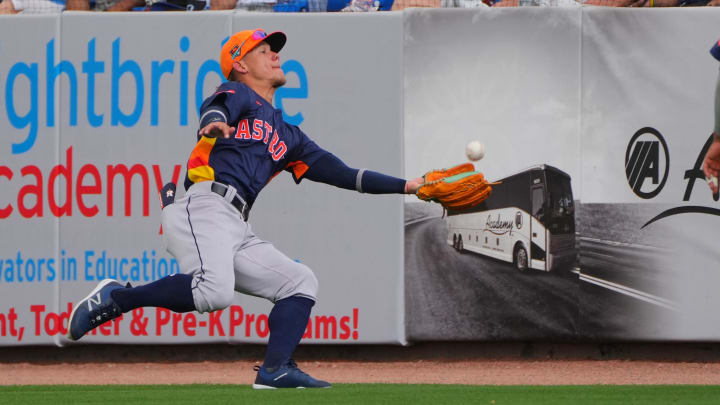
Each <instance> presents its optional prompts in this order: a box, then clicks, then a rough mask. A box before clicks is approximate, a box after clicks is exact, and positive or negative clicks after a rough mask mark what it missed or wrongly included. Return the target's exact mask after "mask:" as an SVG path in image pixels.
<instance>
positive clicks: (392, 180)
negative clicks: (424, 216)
mask: <svg viewBox="0 0 720 405" xmlns="http://www.w3.org/2000/svg"><path fill="white" fill-rule="evenodd" d="M304 177H305V178H306V179H308V180H312V181H316V182H319V183H325V184H330V185H332V186H335V187H340V188H344V189H346V190H356V191H359V192H361V193H370V194H403V193H406V194H414V193H415V192H416V191H417V189H418V187H420V185H421V184H422V183H423V178H422V177H420V178H417V179H413V180H405V179H400V178H397V177H393V176H388V175H386V174H382V173H378V172H374V171H371V170H366V169H353V168H350V167H348V166H347V165H345V163H343V162H342V161H341V160H340V159H338V158H337V156H335V155H333V154H332V153H327V154H326V155H325V156H323V157H322V158H320V159H318V160H317V162H315V163H314V164H313V165H311V166H310V168H309V169H308V170H307V172H306V173H305V176H304Z"/></svg>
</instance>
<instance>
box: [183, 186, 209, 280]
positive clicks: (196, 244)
mask: <svg viewBox="0 0 720 405" xmlns="http://www.w3.org/2000/svg"><path fill="white" fill-rule="evenodd" d="M191 199H192V196H188V202H187V205H186V206H185V211H187V218H188V224H190V233H191V234H192V236H193V241H195V249H197V253H198V259H200V277H198V278H197V282H196V283H195V287H193V288H192V289H193V290H194V289H196V288H197V287H198V285H200V282H201V281H205V278H204V277H203V276H205V268H204V267H203V260H202V255H201V254H200V246H198V243H197V238H196V237H195V230H194V229H193V225H192V221H191V220H190V200H191Z"/></svg>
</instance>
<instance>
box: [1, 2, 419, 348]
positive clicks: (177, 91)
mask: <svg viewBox="0 0 720 405" xmlns="http://www.w3.org/2000/svg"><path fill="white" fill-rule="evenodd" d="M303 17H305V16H303ZM129 20H132V23H131V24H130V23H129V22H128V21H129ZM367 21H368V20H366V19H363V18H358V19H350V20H348V21H347V22H345V24H344V27H345V30H346V31H345V32H347V33H348V35H347V37H339V36H337V35H334V29H335V26H336V25H335V24H336V23H335V22H334V21H331V20H327V19H324V18H322V16H306V18H285V17H280V18H279V17H278V16H273V18H270V16H269V15H268V16H262V15H248V14H237V15H235V14H233V13H231V12H227V13H137V14H135V13H132V14H117V13H108V14H96V13H64V14H62V16H53V17H36V18H25V17H20V18H18V17H3V18H2V23H0V34H1V35H0V37H2V38H5V39H8V38H17V40H15V39H14V40H13V41H12V42H11V41H9V40H2V41H1V42H0V51H1V52H2V54H3V55H4V57H3V58H2V59H1V60H0V83H1V84H2V85H3V87H4V90H5V92H4V93H3V94H4V97H3V98H2V100H3V106H2V107H3V108H2V115H0V116H1V117H2V118H1V119H0V131H1V132H2V133H3V135H4V136H3V139H4V140H5V142H4V143H3V145H0V183H1V184H2V189H3V193H2V197H1V199H0V206H2V207H3V208H2V211H0V213H1V214H0V218H2V219H0V221H1V222H0V226H1V229H2V232H1V233H2V243H1V244H0V259H1V260H0V297H2V298H0V345H16V344H21V345H23V344H25V345H29V344H33V345H35V344H55V345H65V344H67V343H68V342H67V340H66V339H65V338H64V337H63V336H64V334H65V332H66V330H67V319H68V317H69V314H70V312H71V311H72V305H73V304H74V303H76V302H78V301H79V300H80V299H82V298H83V297H85V296H86V295H87V294H88V292H89V291H91V290H92V288H93V287H94V286H95V285H96V284H97V283H98V282H99V281H100V280H102V279H105V278H114V279H117V280H118V281H120V282H122V283H130V284H131V285H133V286H137V285H143V284H147V283H149V282H152V281H154V280H157V279H160V278H162V277H164V276H167V275H170V274H175V273H178V272H179V271H180V270H179V267H178V264H177V261H176V260H175V258H173V257H172V256H171V255H170V254H169V253H167V252H166V251H165V244H164V242H163V235H162V229H161V227H160V201H159V198H158V192H159V190H160V189H161V187H162V185H163V184H165V183H167V182H169V181H174V182H176V183H182V181H183V180H184V178H185V165H186V162H187V159H188V156H189V154H190V151H191V150H192V148H193V146H194V144H195V142H196V138H195V133H196V130H197V127H198V108H199V106H200V104H201V103H202V101H203V99H204V98H205V97H206V96H208V95H210V94H212V92H213V91H214V89H215V88H216V87H217V86H218V85H219V84H220V83H221V81H222V75H221V73H220V68H219V64H218V62H217V60H218V56H219V51H220V48H221V46H222V44H223V43H224V41H225V40H226V39H227V37H228V36H229V35H230V34H231V33H233V32H234V31H239V30H243V29H250V28H254V27H263V28H265V29H266V30H268V31H273V30H283V31H285V32H286V33H287V35H288V43H287V45H286V47H285V49H284V50H283V52H282V53H281V54H280V57H281V61H282V62H283V65H282V67H283V70H284V71H285V73H286V76H287V77H288V84H287V86H285V87H284V88H281V89H280V90H278V91H277V92H276V94H275V99H274V104H275V107H276V108H281V109H282V110H283V112H284V118H285V120H286V121H288V122H290V123H292V124H295V125H299V126H300V127H301V128H302V129H303V131H305V132H306V133H307V134H308V135H309V136H310V137H311V139H313V140H315V141H316V142H317V143H318V144H319V145H320V146H321V147H323V148H325V149H327V150H329V151H331V152H333V153H334V154H336V155H337V156H339V157H340V158H341V159H343V160H344V161H345V162H346V163H347V164H348V165H350V166H353V167H368V168H370V169H372V170H377V171H381V172H384V173H388V174H392V175H395V176H401V175H402V162H401V160H399V159H398V158H397V157H398V156H400V155H401V153H402V152H401V144H402V132H401V131H402V129H401V128H402V127H401V125H402V118H401V108H402V99H401V97H402V91H401V89H402V87H401V86H402V84H401V83H402V69H401V66H402V64H401V61H402V53H401V52H400V50H401V30H402V19H401V15H399V14H390V15H387V16H382V17H378V18H376V19H375V21H374V23H373V26H374V29H373V30H372V32H368V31H367V30H366V26H367ZM129 24H130V25H131V26H132V27H133V29H131V30H128V29H127V28H128V26H129ZM309 27H312V28H309ZM376 55H381V56H382V58H381V59H375V58H374V57H373V56H376ZM356 71H358V72H363V74H362V75H359V74H358V75H354V76H353V77H352V78H350V77H349V76H350V75H352V74H353V72H356ZM359 113H360V114H359ZM369 116H372V119H368V117H369ZM377 145H382V148H378V147H377ZM182 194H184V190H183V189H182V186H179V187H178V195H179V196H181V195H182ZM250 224H251V225H252V226H253V228H254V232H255V233H256V234H257V235H258V236H259V237H260V238H262V239H265V240H268V241H271V242H272V243H273V244H274V245H275V246H276V247H277V248H278V249H279V250H281V251H282V252H284V253H285V254H286V255H287V256H288V257H290V258H292V259H294V260H296V261H299V262H302V263H304V264H306V265H308V266H309V267H310V268H311V269H313V271H314V272H315V274H316V276H317V278H318V279H319V282H320V292H319V295H318V303H317V305H315V307H314V308H313V313H312V316H311V319H310V323H309V324H308V327H307V330H306V333H305V336H304V338H305V340H304V342H307V343H320V342H321V343H356V342H357V343H404V342H405V338H404V329H403V328H402V327H401V326H399V325H402V324H403V322H404V321H403V315H404V313H403V301H402V297H403V285H402V280H403V267H402V266H403V263H402V255H401V254H400V253H399V252H401V251H402V198H401V197H400V196H381V197H377V196H375V197H373V196H367V195H362V194H358V193H353V192H349V191H345V190H340V189H336V188H333V187H330V186H327V185H322V184H317V183H316V184H312V182H310V181H303V182H302V183H301V184H300V185H299V186H298V185H296V184H295V183H294V182H293V181H292V179H290V177H289V176H287V175H284V174H283V175H281V176H279V177H278V178H276V179H275V180H274V181H273V182H272V183H271V184H269V185H268V186H267V188H266V189H265V191H264V192H263V193H262V194H261V196H260V197H259V198H258V200H257V201H256V203H255V205H254V209H253V211H252V214H251V216H250ZM271 305H272V304H271V303H270V302H267V301H265V300H261V299H258V298H255V297H250V296H247V295H241V294H235V297H234V300H233V304H232V305H231V306H230V307H228V308H226V309H224V310H222V311H216V312H213V313H209V314H207V313H206V314H198V313H195V312H191V313H186V314H175V313H172V312H170V311H168V310H165V309H161V308H141V309H137V310H134V311H132V312H129V313H126V314H124V315H123V316H122V317H121V318H119V319H116V320H115V321H113V322H112V323H108V324H107V325H104V326H102V327H100V328H98V329H96V330H94V331H93V332H91V334H90V335H89V336H87V337H85V338H83V339H82V340H81V341H80V343H137V344H150V343H152V344H167V343H208V342H209V343H212V342H233V343H240V342H263V341H266V339H267V336H268V318H267V314H268V312H269V310H270V308H271Z"/></svg>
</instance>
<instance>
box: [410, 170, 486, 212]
mask: <svg viewBox="0 0 720 405" xmlns="http://www.w3.org/2000/svg"><path fill="white" fill-rule="evenodd" d="M423 178H424V179H425V184H423V185H422V186H420V188H418V190H417V193H416V195H417V197H418V198H419V199H421V200H425V201H434V202H437V203H440V204H441V205H442V206H443V207H444V208H446V209H450V210H465V209H468V208H472V207H474V206H476V205H478V204H480V203H481V202H483V201H485V200H486V199H487V198H488V197H490V193H492V187H491V183H488V181H487V180H485V176H483V174H482V173H480V172H476V171H475V166H473V164H472V163H463V164H461V165H457V166H455V167H451V168H449V169H442V170H433V171H431V172H428V173H426V174H425V176H423Z"/></svg>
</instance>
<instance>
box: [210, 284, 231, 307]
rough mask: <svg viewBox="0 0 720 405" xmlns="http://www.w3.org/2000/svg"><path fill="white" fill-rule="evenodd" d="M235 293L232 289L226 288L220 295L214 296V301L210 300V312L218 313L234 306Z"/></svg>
mask: <svg viewBox="0 0 720 405" xmlns="http://www.w3.org/2000/svg"><path fill="white" fill-rule="evenodd" d="M233 293H234V291H233V289H232V288H230V289H228V288H225V289H223V290H221V291H220V293H219V294H216V295H214V296H213V297H212V299H210V307H211V309H210V311H217V310H220V309H225V308H227V307H229V306H230V305H231V304H232V300H233Z"/></svg>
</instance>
